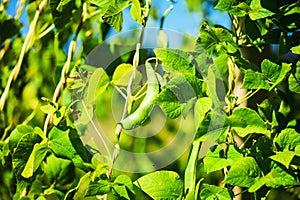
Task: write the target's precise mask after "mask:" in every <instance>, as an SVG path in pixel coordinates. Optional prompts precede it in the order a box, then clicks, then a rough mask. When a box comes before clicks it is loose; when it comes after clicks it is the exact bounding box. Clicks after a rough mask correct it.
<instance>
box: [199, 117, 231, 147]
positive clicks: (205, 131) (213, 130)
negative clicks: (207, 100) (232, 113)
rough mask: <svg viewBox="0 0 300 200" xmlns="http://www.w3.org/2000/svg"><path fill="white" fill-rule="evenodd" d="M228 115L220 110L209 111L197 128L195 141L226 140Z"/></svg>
mask: <svg viewBox="0 0 300 200" xmlns="http://www.w3.org/2000/svg"><path fill="white" fill-rule="evenodd" d="M225 119H226V115H225V114H224V113H219V112H215V111H212V112H208V114H207V116H206V117H205V118H204V120H203V121H202V122H201V124H200V125H199V127H198V129H197V133H196V136H195V139H194V141H195V142H203V141H209V142H216V141H217V142H224V141H223V140H224V139H225V138H226V137H224V136H226V133H225V131H226V130H227V126H226V124H225Z"/></svg>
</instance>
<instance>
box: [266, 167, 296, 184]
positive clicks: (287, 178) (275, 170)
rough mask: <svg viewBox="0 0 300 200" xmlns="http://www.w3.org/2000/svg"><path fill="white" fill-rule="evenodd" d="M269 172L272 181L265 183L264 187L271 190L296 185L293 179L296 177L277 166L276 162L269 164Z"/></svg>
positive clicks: (289, 171)
mask: <svg viewBox="0 0 300 200" xmlns="http://www.w3.org/2000/svg"><path fill="white" fill-rule="evenodd" d="M271 167H272V169H271V172H270V173H272V174H271V175H272V178H273V181H270V182H266V186H268V187H272V188H279V187H281V186H287V185H296V184H297V181H296V179H295V177H296V175H295V174H294V173H293V172H292V171H291V170H288V169H286V168H284V167H283V166H282V165H279V164H277V163H276V162H272V163H271ZM267 176H268V174H267Z"/></svg>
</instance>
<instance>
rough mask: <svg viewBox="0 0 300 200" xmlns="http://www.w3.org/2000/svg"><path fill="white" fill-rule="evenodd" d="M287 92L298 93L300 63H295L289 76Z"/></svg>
mask: <svg viewBox="0 0 300 200" xmlns="http://www.w3.org/2000/svg"><path fill="white" fill-rule="evenodd" d="M288 81H289V90H290V91H292V92H295V93H298V94H299V93H300V62H298V63H297V67H296V70H295V72H293V73H292V74H291V75H290V76H289V79H288Z"/></svg>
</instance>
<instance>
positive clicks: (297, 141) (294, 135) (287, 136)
mask: <svg viewBox="0 0 300 200" xmlns="http://www.w3.org/2000/svg"><path fill="white" fill-rule="evenodd" d="M274 143H275V144H276V146H277V148H279V150H281V151H284V150H287V151H293V150H294V149H295V147H296V146H298V145H300V134H299V133H298V132H297V131H296V130H295V129H292V128H286V129H284V130H282V131H281V132H280V133H279V134H278V135H277V137H275V138H274Z"/></svg>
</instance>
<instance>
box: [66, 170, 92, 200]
mask: <svg viewBox="0 0 300 200" xmlns="http://www.w3.org/2000/svg"><path fill="white" fill-rule="evenodd" d="M90 181H91V172H87V173H86V174H85V175H84V176H82V177H81V178H80V180H79V183H78V184H77V186H76V187H75V188H73V189H71V190H69V191H68V192H67V193H66V195H65V198H64V200H68V199H74V200H81V199H84V197H85V193H86V191H87V188H88V185H89V183H90ZM74 192H75V194H74V195H73V193H74Z"/></svg>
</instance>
